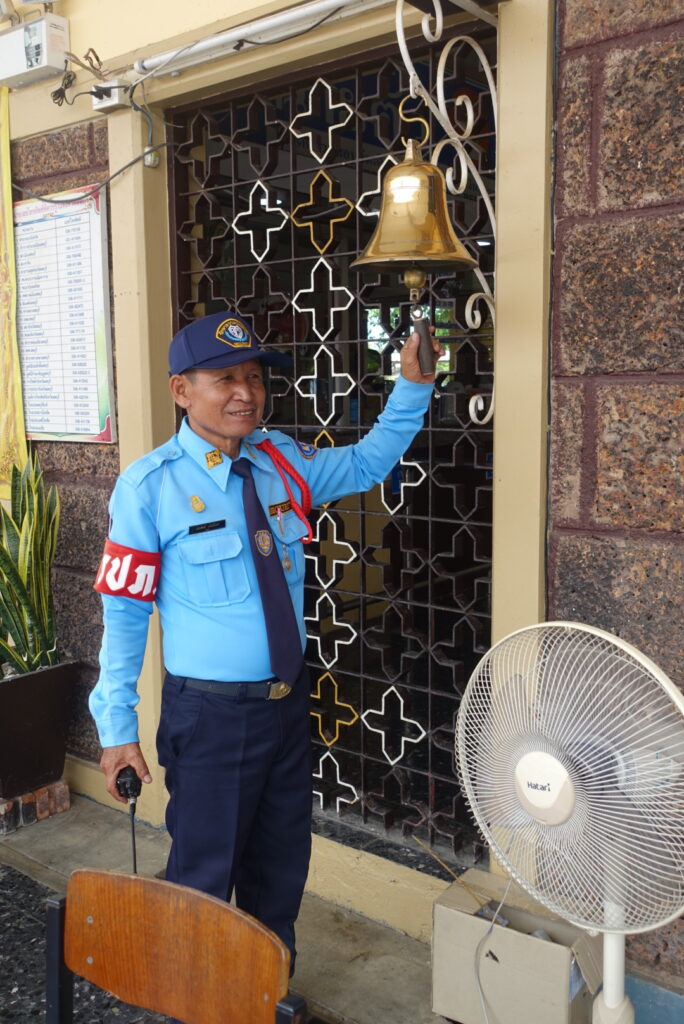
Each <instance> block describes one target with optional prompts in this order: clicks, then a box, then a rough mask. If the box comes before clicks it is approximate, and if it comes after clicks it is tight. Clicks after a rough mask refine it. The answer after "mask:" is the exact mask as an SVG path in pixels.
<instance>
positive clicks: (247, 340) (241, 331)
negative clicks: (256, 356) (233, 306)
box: [216, 316, 252, 348]
mask: <svg viewBox="0 0 684 1024" xmlns="http://www.w3.org/2000/svg"><path fill="white" fill-rule="evenodd" d="M216 337H217V339H218V341H223V342H225V344H226V345H230V347H231V348H250V347H251V344H252V336H251V334H250V333H249V331H248V330H247V328H246V327H245V325H244V324H243V323H242V321H241V320H236V319H235V317H233V316H229V317H228V319H227V320H223V321H222V323H220V324H219V325H218V327H217V328H216Z"/></svg>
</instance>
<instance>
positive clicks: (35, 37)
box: [0, 14, 69, 89]
mask: <svg viewBox="0 0 684 1024" xmlns="http://www.w3.org/2000/svg"><path fill="white" fill-rule="evenodd" d="M68 49H69V22H68V21H67V20H66V18H60V16H59V15H58V14H45V15H42V16H41V17H40V18H33V19H32V20H31V21H22V22H21V24H19V25H13V26H12V27H11V28H8V29H7V30H6V31H5V32H0V85H7V86H9V87H10V88H11V89H19V88H21V86H23V85H31V84H32V83H33V82H39V81H41V79H43V78H54V77H55V75H61V74H63V72H64V61H65V60H66V56H65V53H66V51H67V50H68Z"/></svg>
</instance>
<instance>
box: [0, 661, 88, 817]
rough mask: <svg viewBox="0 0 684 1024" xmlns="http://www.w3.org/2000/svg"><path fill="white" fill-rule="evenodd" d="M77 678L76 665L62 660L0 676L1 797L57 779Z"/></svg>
mask: <svg viewBox="0 0 684 1024" xmlns="http://www.w3.org/2000/svg"><path fill="white" fill-rule="evenodd" d="M77 678H78V667H77V663H75V662H64V663H62V664H60V665H52V666H50V667H48V668H41V669H38V670H37V671H35V672H28V673H26V674H25V675H16V676H10V677H8V678H6V679H1V680H0V798H2V799H4V800H9V799H12V798H13V797H17V796H21V795H22V794H24V793H29V792H31V791H32V790H37V789H40V788H41V787H43V786H47V785H49V784H50V783H51V782H55V781H56V780H57V779H59V778H60V776H61V774H62V771H63V769H64V758H65V755H66V736H67V728H68V724H69V712H70V705H71V696H72V694H73V691H74V686H75V684H76V680H77Z"/></svg>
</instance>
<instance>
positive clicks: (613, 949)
mask: <svg viewBox="0 0 684 1024" xmlns="http://www.w3.org/2000/svg"><path fill="white" fill-rule="evenodd" d="M592 1024H634V1007H633V1006H632V1003H631V1002H630V1000H629V999H628V998H627V996H626V995H625V936H624V935H623V934H622V933H619V932H606V933H605V934H604V936H603V989H602V990H601V992H600V993H599V995H597V997H596V999H595V1000H594V1010H593V1014H592Z"/></svg>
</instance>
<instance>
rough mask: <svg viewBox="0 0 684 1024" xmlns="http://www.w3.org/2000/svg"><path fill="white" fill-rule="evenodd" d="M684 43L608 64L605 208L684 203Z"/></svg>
mask: <svg viewBox="0 0 684 1024" xmlns="http://www.w3.org/2000/svg"><path fill="white" fill-rule="evenodd" d="M683 138H684V40H683V39H678V40H671V41H669V40H668V41H656V42H653V43H649V44H648V45H645V46H639V47H636V48H635V49H629V50H626V49H619V50H614V51H613V52H611V53H610V54H609V55H608V56H607V58H606V61H605V70H604V83H603V113H602V119H601V136H600V157H599V162H598V197H599V206H600V207H601V208H602V209H606V210H612V209H621V208H624V207H629V208H638V207H644V206H648V205H650V204H653V203H664V202H673V201H681V200H682V199H684V159H682V157H683V154H682V139H683Z"/></svg>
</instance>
